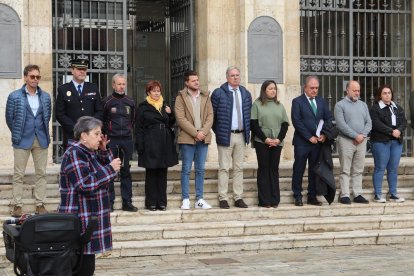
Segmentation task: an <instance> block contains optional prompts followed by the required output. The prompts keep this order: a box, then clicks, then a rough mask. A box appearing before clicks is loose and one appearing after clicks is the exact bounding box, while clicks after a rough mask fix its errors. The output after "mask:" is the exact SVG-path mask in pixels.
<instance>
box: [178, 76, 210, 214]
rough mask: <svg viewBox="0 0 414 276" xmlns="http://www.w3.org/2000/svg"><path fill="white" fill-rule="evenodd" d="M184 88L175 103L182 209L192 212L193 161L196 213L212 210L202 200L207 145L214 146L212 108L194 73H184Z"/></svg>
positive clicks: (207, 95) (207, 94)
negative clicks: (212, 140)
mask: <svg viewBox="0 0 414 276" xmlns="http://www.w3.org/2000/svg"><path fill="white" fill-rule="evenodd" d="M184 81H185V88H184V89H183V90H181V91H180V92H179V93H178V95H177V99H176V101H175V117H176V121H177V124H178V127H179V128H178V138H177V143H178V144H179V147H180V153H181V158H182V169H181V191H182V199H183V202H182V205H181V209H183V210H188V209H190V196H189V190H190V172H191V167H192V163H193V161H194V168H195V191H196V202H195V204H194V207H195V208H196V209H210V208H211V206H210V205H209V204H208V203H207V202H206V201H205V200H204V199H203V189H204V171H205V163H206V158H207V150H208V144H210V143H211V127H212V125H213V107H212V105H211V101H210V97H209V93H208V92H204V91H201V90H200V82H199V80H198V74H197V72H195V71H188V72H186V73H184Z"/></svg>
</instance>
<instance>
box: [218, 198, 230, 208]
mask: <svg viewBox="0 0 414 276" xmlns="http://www.w3.org/2000/svg"><path fill="white" fill-rule="evenodd" d="M219 206H220V208H221V209H230V206H229V203H228V202H227V200H220V204H219Z"/></svg>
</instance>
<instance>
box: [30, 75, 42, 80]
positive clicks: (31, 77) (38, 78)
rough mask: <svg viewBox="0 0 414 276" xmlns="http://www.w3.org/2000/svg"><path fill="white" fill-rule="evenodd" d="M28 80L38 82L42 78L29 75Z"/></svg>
mask: <svg viewBox="0 0 414 276" xmlns="http://www.w3.org/2000/svg"><path fill="white" fill-rule="evenodd" d="M29 78H30V79H31V80H34V79H37V80H40V79H41V78H42V76H34V75H29Z"/></svg>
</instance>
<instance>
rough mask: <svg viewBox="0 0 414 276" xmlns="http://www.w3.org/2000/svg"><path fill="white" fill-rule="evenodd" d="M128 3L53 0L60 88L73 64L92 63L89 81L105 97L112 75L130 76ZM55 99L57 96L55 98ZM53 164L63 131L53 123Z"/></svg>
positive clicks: (55, 72) (56, 73)
mask: <svg viewBox="0 0 414 276" xmlns="http://www.w3.org/2000/svg"><path fill="white" fill-rule="evenodd" d="M126 2H127V0H110V1H93V0H92V1H91V0H89V1H87V0H53V7H52V8H53V79H54V82H53V83H54V94H55V93H56V90H57V87H58V86H59V85H61V84H63V83H65V82H67V81H68V80H69V79H70V77H69V78H68V76H69V75H68V73H70V62H71V60H72V59H75V58H85V59H88V60H89V63H90V65H89V70H88V76H89V81H91V82H94V83H96V84H97V85H98V87H99V91H100V93H101V95H102V97H105V96H106V95H107V93H111V91H112V88H111V76H112V75H113V74H115V73H124V74H125V75H126V73H127V51H126V49H127V43H126V42H127V41H126V32H127V28H128V19H127V5H126ZM54 96H55V97H56V95H54ZM53 137H54V141H53V155H54V161H55V162H59V161H60V157H61V155H62V153H63V149H62V148H61V141H62V139H61V129H60V126H59V124H58V123H57V122H55V120H54V127H53Z"/></svg>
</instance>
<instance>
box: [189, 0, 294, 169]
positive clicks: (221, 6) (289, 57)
mask: <svg viewBox="0 0 414 276" xmlns="http://www.w3.org/2000/svg"><path fill="white" fill-rule="evenodd" d="M195 10H196V15H195V20H196V49H197V57H196V60H197V64H196V68H197V71H198V72H199V74H200V81H201V86H202V88H203V89H207V90H210V91H211V92H212V91H213V90H214V89H215V88H217V87H219V86H220V85H221V84H222V83H224V82H226V78H225V70H226V68H227V67H228V66H230V65H235V66H238V67H239V68H240V70H241V78H242V85H243V86H245V87H247V89H248V90H249V91H250V92H251V93H252V98H253V100H254V99H256V98H257V97H258V95H259V93H260V84H250V83H248V82H247V80H248V75H247V74H248V70H247V68H248V64H247V57H248V53H247V49H248V48H247V30H248V28H249V25H250V23H251V22H252V21H253V20H254V19H255V18H256V17H258V16H270V17H273V18H274V19H275V20H276V21H277V22H278V23H279V24H280V25H281V27H282V30H283V42H284V47H283V66H284V68H283V71H284V81H283V83H281V84H278V88H279V91H280V92H279V94H278V97H279V99H280V100H281V102H282V103H283V105H284V106H285V108H286V111H287V113H288V115H289V117H290V109H291V102H292V99H293V98H294V97H296V96H298V95H300V92H301V90H300V70H299V66H300V62H299V60H300V48H299V46H300V37H299V35H300V33H299V2H295V1H291V2H289V3H286V1H278V0H271V1H260V0H246V1H236V0H228V1H222V0H197V1H196V7H195ZM258 50H260V49H258ZM292 135H293V127H292V126H291V127H290V128H289V132H288V134H287V137H286V140H285V147H284V151H283V153H282V154H283V158H284V159H292V158H293V149H292V144H291V141H292ZM246 157H247V161H252V162H255V159H256V156H255V153H254V150H252V149H250V146H249V149H248V150H247V152H246ZM208 160H209V161H215V160H217V147H216V145H215V140H214V139H213V143H212V145H211V146H210V148H209V156H208Z"/></svg>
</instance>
